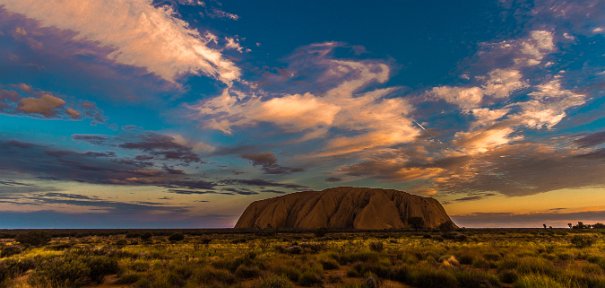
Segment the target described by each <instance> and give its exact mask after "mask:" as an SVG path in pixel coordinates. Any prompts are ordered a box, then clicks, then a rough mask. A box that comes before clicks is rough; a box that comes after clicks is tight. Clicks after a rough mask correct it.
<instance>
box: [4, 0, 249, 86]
mask: <svg viewBox="0 0 605 288" xmlns="http://www.w3.org/2000/svg"><path fill="white" fill-rule="evenodd" d="M0 6H2V7H3V8H5V9H6V10H8V11H10V12H14V13H18V14H22V15H24V16H26V17H28V18H32V19H35V20H37V21H38V22H39V23H40V25H41V26H43V27H56V28H58V29H63V30H71V31H74V32H76V35H75V39H76V40H82V41H91V42H94V43H98V44H99V45H100V46H103V47H108V48H110V49H112V52H111V53H110V54H109V55H108V57H109V59H110V60H112V61H115V62H116V63H119V64H123V65H129V66H135V67H141V68H144V69H146V70H147V71H149V72H150V73H153V74H155V75H157V76H159V77H161V78H163V79H165V80H167V81H170V82H175V81H176V79H177V78H179V77H180V76H182V75H185V74H198V73H203V74H205V75H208V76H211V77H214V78H216V79H219V80H220V81H222V82H224V83H227V84H230V83H231V82H232V81H234V80H237V79H238V78H239V77H240V69H239V68H238V67H237V66H236V65H235V64H234V63H233V62H232V61H230V60H227V59H225V58H224V57H223V55H222V54H221V52H220V51H218V50H216V49H212V48H210V47H208V46H207V43H208V40H207V39H208V38H207V37H202V36H201V35H200V34H199V33H198V32H197V31H196V30H194V29H192V28H190V27H189V25H188V24H187V23H186V22H184V21H183V20H180V19H178V18H176V17H175V15H174V14H173V11H172V10H171V9H170V8H168V7H154V6H153V4H152V2H151V0H114V1H96V0H46V1H35V0H0ZM207 35H208V34H207ZM210 41H211V40H210Z"/></svg>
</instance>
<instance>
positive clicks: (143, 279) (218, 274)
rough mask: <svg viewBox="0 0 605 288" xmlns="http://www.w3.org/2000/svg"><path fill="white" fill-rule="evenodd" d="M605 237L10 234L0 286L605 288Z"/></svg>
mask: <svg viewBox="0 0 605 288" xmlns="http://www.w3.org/2000/svg"><path fill="white" fill-rule="evenodd" d="M603 231H604V230H600V229H585V230H579V229H577V230H576V229H494V230H486V229H483V230H477V229H462V230H457V231H453V232H440V231H381V232H369V231H366V232H343V231H340V232H334V231H332V232H331V231H324V230H318V231H307V232H296V233H294V232H279V231H271V230H263V231H256V232H247V233H243V232H242V233H239V232H237V231H233V232H229V233H225V232H220V231H216V232H213V231H176V230H175V231H143V230H135V231H118V230H115V231H103V232H98V231H97V232H94V231H79V232H76V231H50V232H49V231H5V232H0V239H2V240H0V241H1V243H0V251H1V255H0V256H1V258H0V287H150V288H152V287H153V288H156V287H157V288H161V287H435V288H448V287H519V288H521V287H555V288H556V287H605V242H604V239H605V232H603Z"/></svg>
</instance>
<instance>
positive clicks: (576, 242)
mask: <svg viewBox="0 0 605 288" xmlns="http://www.w3.org/2000/svg"><path fill="white" fill-rule="evenodd" d="M569 242H571V244H572V245H573V246H575V247H576V248H586V247H590V246H592V245H593V244H594V243H595V242H596V239H595V238H594V237H592V236H587V235H574V236H573V237H571V239H570V240H569Z"/></svg>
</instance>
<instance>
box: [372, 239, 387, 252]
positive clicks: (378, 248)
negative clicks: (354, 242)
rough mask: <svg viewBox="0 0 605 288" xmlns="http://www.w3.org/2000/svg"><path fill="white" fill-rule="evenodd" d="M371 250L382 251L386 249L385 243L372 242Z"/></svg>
mask: <svg viewBox="0 0 605 288" xmlns="http://www.w3.org/2000/svg"><path fill="white" fill-rule="evenodd" d="M370 250H372V251H375V252H382V250H384V244H383V243H382V242H380V241H373V242H370Z"/></svg>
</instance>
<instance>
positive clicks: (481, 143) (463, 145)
mask: <svg viewBox="0 0 605 288" xmlns="http://www.w3.org/2000/svg"><path fill="white" fill-rule="evenodd" d="M514 132H515V130H514V129H513V128H511V127H507V126H494V127H491V128H488V129H480V130H475V131H469V132H457V133H456V135H455V136H454V144H456V146H458V147H459V148H460V149H461V150H462V151H463V152H464V154H465V155H474V154H480V153H486V152H489V151H491V150H493V149H496V148H498V147H500V146H502V145H506V144H508V143H511V142H513V141H519V140H521V139H523V136H520V135H517V136H513V135H512V134H513V133H514Z"/></svg>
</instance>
